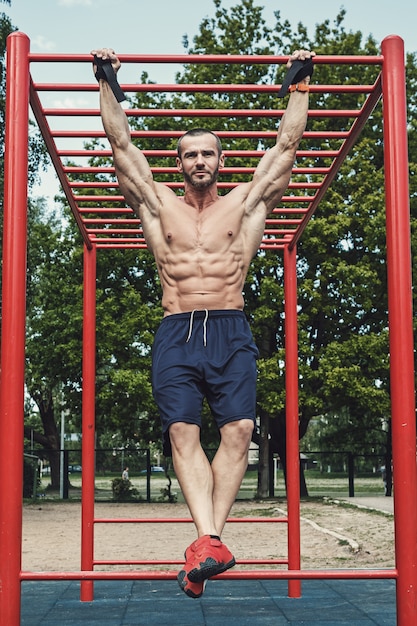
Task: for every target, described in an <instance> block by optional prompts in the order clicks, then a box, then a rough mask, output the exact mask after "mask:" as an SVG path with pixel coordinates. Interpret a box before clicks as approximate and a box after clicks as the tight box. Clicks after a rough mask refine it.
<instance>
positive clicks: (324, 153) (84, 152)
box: [57, 133, 339, 171]
mask: <svg viewBox="0 0 417 626" xmlns="http://www.w3.org/2000/svg"><path fill="white" fill-rule="evenodd" d="M275 136H276V133H275ZM141 152H142V154H144V155H145V156H146V157H172V158H175V157H176V156H177V151H176V150H146V149H144V150H141ZM57 154H58V155H59V156H65V157H86V158H90V157H91V156H101V157H104V156H113V153H112V151H111V150H103V149H97V148H95V149H94V150H89V149H86V148H83V149H80V150H65V149H63V150H57ZM223 154H224V155H225V156H226V157H254V158H261V157H263V155H264V154H265V150H223ZM338 154H339V150H320V152H319V151H318V150H297V157H317V158H321V159H323V158H335V157H336V156H337V155H338ZM77 168H78V166H74V169H75V170H77ZM63 169H64V171H71V170H72V168H71V167H70V166H65V167H64V168H63ZM97 169H98V170H100V171H101V169H103V170H104V171H106V170H107V169H108V170H109V171H110V170H114V168H112V167H109V168H105V167H104V166H103V168H97Z"/></svg>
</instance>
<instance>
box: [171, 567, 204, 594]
mask: <svg viewBox="0 0 417 626" xmlns="http://www.w3.org/2000/svg"><path fill="white" fill-rule="evenodd" d="M177 580H178V584H179V586H180V587H181V589H182V590H183V592H184V593H186V594H187V596H188V597H189V598H199V597H200V596H202V595H203V592H204V588H205V586H206V582H207V580H203V581H202V582H201V583H192V582H191V580H189V579H188V576H187V572H186V571H185V569H182V570H181V571H180V572H178V576H177Z"/></svg>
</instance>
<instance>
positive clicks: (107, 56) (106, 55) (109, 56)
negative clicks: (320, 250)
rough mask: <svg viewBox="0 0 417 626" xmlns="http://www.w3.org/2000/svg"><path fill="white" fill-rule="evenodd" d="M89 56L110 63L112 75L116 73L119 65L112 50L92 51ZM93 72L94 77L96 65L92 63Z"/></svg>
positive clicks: (100, 49) (99, 49)
mask: <svg viewBox="0 0 417 626" xmlns="http://www.w3.org/2000/svg"><path fill="white" fill-rule="evenodd" d="M91 54H92V55H93V57H94V56H96V57H98V58H99V59H103V61H107V60H108V61H110V63H111V65H112V68H113V70H114V73H115V74H116V73H117V72H118V70H119V68H120V66H121V63H120V61H119V59H118V57H117V56H116V53H115V51H114V50H113V49H112V48H98V49H97V50H92V51H91ZM93 72H94V76H95V75H96V72H97V65H96V64H95V63H93Z"/></svg>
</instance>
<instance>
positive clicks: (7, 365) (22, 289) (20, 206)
mask: <svg viewBox="0 0 417 626" xmlns="http://www.w3.org/2000/svg"><path fill="white" fill-rule="evenodd" d="M28 54H29V39H28V37H26V35H23V34H21V33H15V34H12V35H10V36H9V37H8V39H7V74H6V127H5V132H6V139H5V168H4V170H5V171H4V231H3V285H2V298H3V300H2V328H1V391H0V476H1V489H0V624H7V626H19V624H20V571H21V562H22V559H21V546H22V498H23V495H22V494H23V491H22V483H23V424H24V379H25V324H26V246H27V184H28V173H27V171H28V123H29V63H28ZM11 477H12V479H11Z"/></svg>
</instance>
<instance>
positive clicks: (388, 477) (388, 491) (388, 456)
mask: <svg viewBox="0 0 417 626" xmlns="http://www.w3.org/2000/svg"><path fill="white" fill-rule="evenodd" d="M391 431H392V428H391V420H388V430H387V440H386V447H385V450H386V452H385V495H386V496H392V438H391Z"/></svg>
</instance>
